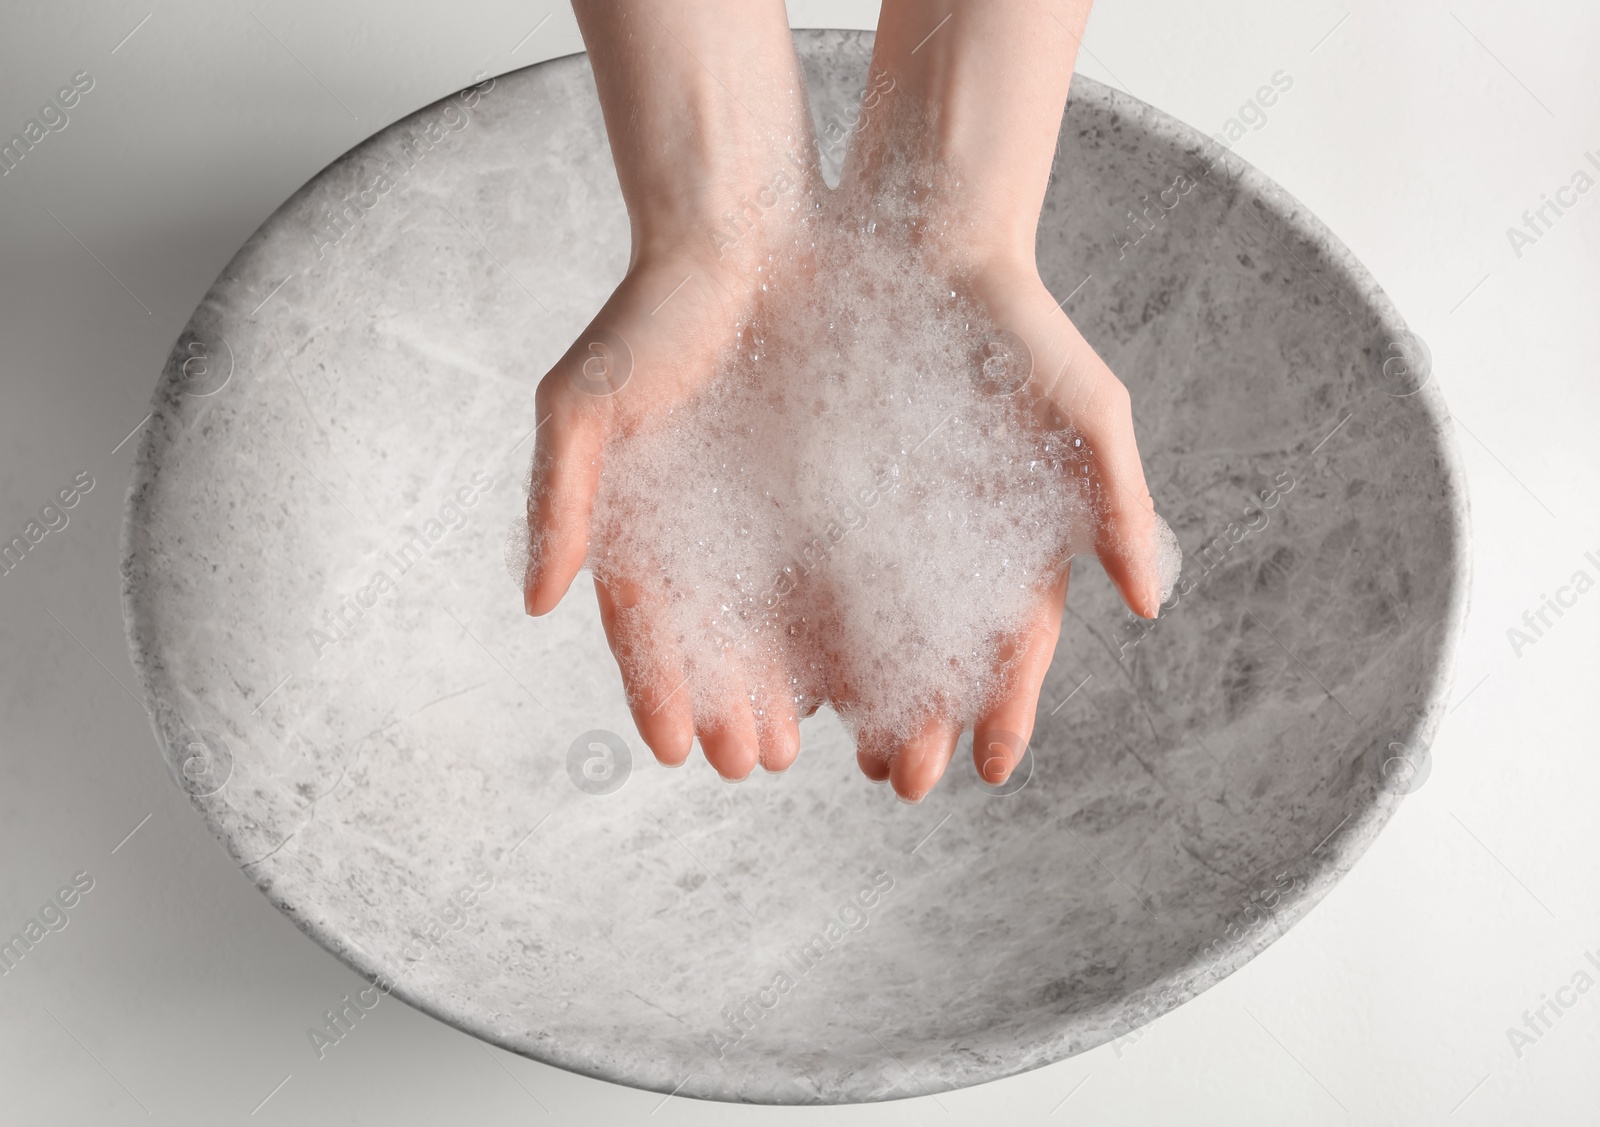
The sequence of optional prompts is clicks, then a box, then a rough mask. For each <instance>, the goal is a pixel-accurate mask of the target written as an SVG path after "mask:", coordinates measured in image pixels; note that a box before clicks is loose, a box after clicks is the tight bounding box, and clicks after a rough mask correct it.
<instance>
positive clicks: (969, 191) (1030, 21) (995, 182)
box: [855, 0, 1092, 264]
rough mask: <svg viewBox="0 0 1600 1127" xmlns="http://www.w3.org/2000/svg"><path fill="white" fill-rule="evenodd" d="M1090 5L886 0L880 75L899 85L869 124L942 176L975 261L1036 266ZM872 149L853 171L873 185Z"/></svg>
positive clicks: (876, 69)
mask: <svg viewBox="0 0 1600 1127" xmlns="http://www.w3.org/2000/svg"><path fill="white" fill-rule="evenodd" d="M1091 2H1092V0H1030V2H1018V0H884V3H883V8H882V13H881V14H880V16H879V18H878V36H877V41H876V45H875V47H874V50H873V74H874V75H879V76H885V77H887V78H892V79H893V81H894V87H893V91H892V93H891V94H890V95H889V96H888V97H886V98H885V99H884V104H885V106H886V107H887V109H886V111H885V114H884V115H883V117H884V118H885V119H886V120H881V121H879V122H877V123H873V122H871V121H870V120H869V121H868V122H867V125H868V126H872V127H873V132H874V133H875V134H876V135H877V136H878V137H880V138H882V137H887V136H888V135H889V134H891V133H896V132H898V134H899V136H897V138H896V139H897V140H898V141H900V142H901V143H904V141H905V140H906V139H909V140H910V141H912V142H913V143H915V144H916V145H917V146H918V147H919V148H920V149H921V151H920V152H919V153H917V154H915V155H916V156H917V157H919V158H920V159H921V160H923V161H926V162H927V163H928V165H929V166H931V167H938V168H941V169H942V170H944V171H945V173H946V174H947V177H948V179H949V180H950V181H952V182H954V183H955V184H956V186H955V189H954V194H955V198H956V200H957V201H958V206H959V208H960V211H961V213H962V215H963V216H964V218H965V220H966V221H967V225H968V228H969V229H968V230H967V231H966V232H965V233H964V236H963V241H964V243H965V244H966V245H968V246H971V247H972V248H973V250H974V251H975V252H976V253H987V254H994V255H997V256H999V257H1002V258H1011V259H1014V260H1018V261H1021V262H1025V263H1030V264H1031V263H1032V261H1033V246H1034V236H1035V229H1036V227H1037V225H1038V219H1039V210H1040V208H1041V207H1042V206H1043V203H1044V192H1045V188H1046V186H1047V185H1048V182H1049V177H1050V163H1051V160H1052V158H1053V156H1054V153H1055V147H1056V138H1057V136H1058V133H1059V130H1060V127H1061V115H1062V112H1063V110H1064V109H1065V107H1066V101H1067V89H1068V87H1069V85H1070V84H1071V82H1072V68H1073V63H1074V61H1075V60H1076V58H1077V53H1078V42H1079V39H1080V38H1081V37H1082V35H1083V29H1084V26H1085V24H1087V22H1088V19H1089V8H1090V4H1091ZM897 118H898V119H901V120H899V121H897V120H895V119H897ZM913 118H914V119H916V120H915V121H912V120H910V119H913ZM902 124H904V125H905V126H906V128H904V129H900V128H899V126H900V125H902ZM863 148H864V152H863V164H862V166H861V167H859V168H857V169H856V170H855V172H856V174H857V175H858V176H862V177H865V178H867V179H868V180H869V181H870V179H871V177H872V176H873V175H874V171H875V170H874V169H873V168H872V167H871V164H872V160H873V155H872V153H871V146H865V147H863Z"/></svg>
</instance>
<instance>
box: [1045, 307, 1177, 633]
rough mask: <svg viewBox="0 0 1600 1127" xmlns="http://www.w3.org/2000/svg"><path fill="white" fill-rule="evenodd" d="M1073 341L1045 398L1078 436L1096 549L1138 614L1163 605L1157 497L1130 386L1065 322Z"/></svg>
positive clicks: (1152, 611) (1153, 614)
mask: <svg viewBox="0 0 1600 1127" xmlns="http://www.w3.org/2000/svg"><path fill="white" fill-rule="evenodd" d="M1066 326H1067V329H1068V330H1070V333H1071V336H1072V340H1071V342H1070V347H1069V349H1068V360H1067V363H1066V365H1065V367H1064V369H1063V371H1062V375H1061V379H1059V380H1058V381H1057V382H1056V385H1055V387H1054V388H1052V389H1051V394H1050V397H1049V398H1050V400H1051V401H1052V403H1053V405H1054V406H1055V407H1056V408H1057V409H1058V410H1059V411H1060V412H1061V413H1062V414H1063V415H1064V416H1065V419H1066V420H1067V421H1069V422H1070V423H1071V425H1072V426H1073V428H1074V429H1075V430H1076V431H1077V432H1078V434H1079V435H1081V436H1082V438H1083V440H1084V443H1085V444H1086V445H1087V446H1088V449H1089V461H1090V470H1091V473H1092V476H1093V478H1094V481H1095V487H1096V496H1095V499H1094V501H1095V517H1096V525H1095V540H1094V548H1095V554H1096V555H1097V556H1099V558H1100V562H1101V564H1102V565H1103V566H1104V567H1105V569H1106V574H1107V575H1108V576H1110V578H1111V582H1112V583H1113V584H1114V585H1115V586H1116V588H1117V592H1118V593H1119V594H1120V595H1121V596H1122V600H1123V602H1125V603H1127V604H1128V609H1129V610H1131V611H1133V613H1135V614H1137V615H1140V616H1141V617H1143V618H1154V617H1156V615H1157V614H1159V613H1160V610H1161V574H1160V566H1159V564H1158V562H1157V558H1156V547H1157V539H1156V515H1155V501H1154V500H1152V499H1151V496H1150V487H1149V486H1148V485H1147V484H1146V482H1145V476H1144V465H1143V464H1142V463H1141V462H1140V460H1139V444H1138V441H1137V439H1135V437H1134V433H1133V406H1132V400H1131V399H1130V398H1129V395H1128V389H1127V388H1125V387H1124V386H1123V385H1122V381H1120V380H1118V379H1117V377H1116V376H1115V375H1114V374H1112V371H1111V369H1110V368H1108V367H1107V366H1106V364H1105V361H1103V360H1101V359H1100V357H1099V356H1098V355H1097V354H1096V353H1095V351H1094V349H1093V348H1091V347H1090V346H1089V342H1088V341H1086V340H1084V339H1083V337H1082V335H1081V334H1080V333H1078V330H1077V329H1076V328H1075V327H1073V326H1072V323H1071V322H1070V321H1067V322H1066Z"/></svg>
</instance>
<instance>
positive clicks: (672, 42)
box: [573, 0, 811, 259]
mask: <svg viewBox="0 0 1600 1127" xmlns="http://www.w3.org/2000/svg"><path fill="white" fill-rule="evenodd" d="M573 11H574V12H575V13H576V15H577V17H578V26H579V28H580V30H581V31H582V33H583V39H584V44H585V46H586V47H587V48H588V51H589V58H590V61H591V63H592V65H593V67H594V76H595V85H596V87H597V88H598V90H599V93H600V105H601V108H602V110H603V112H604V114H605V122H606V132H607V134H608V135H609V137H610V140H611V150H612V155H613V157H614V159H615V161H616V166H617V178H618V180H619V182H620V184H621V187H622V194H623V198H624V199H625V200H626V202H627V205H628V213H629V216H630V218H631V220H632V223H633V234H634V253H635V258H636V259H637V258H638V257H639V256H640V254H641V253H643V254H648V253H650V252H651V251H652V250H653V249H655V248H656V246H657V244H662V243H669V244H676V243H677V242H679V241H680V240H681V239H683V238H684V237H686V236H689V235H691V234H692V233H695V232H701V233H702V234H701V237H702V238H703V237H704V235H703V232H704V230H705V228H706V226H707V224H708V223H715V222H717V221H718V219H719V218H720V217H721V216H722V215H723V214H724V213H725V212H726V211H727V210H728V209H729V208H730V207H733V206H734V205H735V204H736V203H737V201H738V200H739V198H740V197H741V195H744V194H746V193H750V192H753V191H756V190H759V188H760V186H761V185H763V184H765V183H766V182H768V181H770V179H771V178H772V176H773V172H774V168H775V166H776V165H777V162H779V161H781V160H782V159H783V157H784V155H785V154H786V153H790V152H793V153H795V154H798V155H800V156H801V157H802V158H803V159H809V157H810V155H811V154H810V153H809V151H808V150H809V148H810V146H809V144H808V142H807V131H808V128H809V126H808V123H807V118H806V102H805V87H804V81H803V79H802V77H801V75H800V71H799V65H798V61H797V59H796V57H795V53H794V45H793V40H792V38H791V36H790V32H789V23H788V17H787V14H786V12H785V9H784V5H783V3H782V2H781V0H573Z"/></svg>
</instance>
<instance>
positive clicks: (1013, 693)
mask: <svg viewBox="0 0 1600 1127" xmlns="http://www.w3.org/2000/svg"><path fill="white" fill-rule="evenodd" d="M950 257H951V259H952V260H954V261H964V262H970V261H971V259H970V257H969V256H967V255H965V254H964V253H960V252H952V254H951V256H950ZM951 272H952V274H953V275H957V276H960V277H961V278H962V282H961V283H960V284H961V286H962V288H963V289H964V290H965V293H966V296H968V297H969V298H970V299H972V300H973V301H974V303H975V304H977V305H978V307H979V308H980V309H982V310H983V311H984V312H985V313H986V314H987V315H988V319H989V322H990V323H991V324H993V325H994V326H996V327H997V328H999V329H1002V330H1006V331H1008V332H1010V333H1014V334H1015V335H1016V336H1017V337H1018V338H1020V339H1021V342H1022V344H1023V345H1024V346H1025V348H1024V349H1023V350H1022V351H1023V352H1024V357H1023V359H1024V360H1025V361H1027V362H1029V363H1030V364H1031V371H1030V372H1029V374H1028V375H1027V378H1026V380H1025V382H1023V381H1019V384H1018V386H1016V387H1015V388H1014V389H1012V388H1008V389H1007V391H1008V392H1009V393H1010V394H1013V395H1016V396H1017V397H1018V399H1019V401H1020V402H1019V405H1020V406H1021V407H1023V408H1024V410H1025V415H1026V418H1027V420H1028V423H1029V425H1032V426H1036V427H1040V428H1044V429H1049V430H1062V429H1065V428H1069V427H1070V428H1071V430H1072V432H1073V433H1074V434H1075V435H1076V436H1077V437H1079V438H1081V439H1082V440H1083V442H1084V450H1085V454H1084V457H1085V462H1086V465H1087V468H1088V470H1089V474H1088V478H1089V482H1090V490H1091V504H1092V508H1093V512H1094V516H1095V533H1094V551H1095V554H1096V556H1097V557H1098V558H1099V560H1100V563H1101V566H1102V567H1103V568H1104V569H1105V571H1106V574H1107V575H1108V576H1109V577H1110V579H1111V581H1112V583H1113V584H1114V585H1115V586H1116V588H1117V590H1118V592H1119V593H1120V594H1121V596H1122V598H1123V601H1124V602H1125V603H1126V604H1127V606H1128V608H1129V609H1130V610H1132V611H1133V612H1134V613H1135V614H1137V615H1140V616H1141V617H1144V618H1154V617H1155V616H1156V615H1157V614H1158V613H1159V611H1160V605H1161V598H1162V576H1161V575H1160V568H1159V564H1158V548H1159V544H1158V531H1157V530H1158V521H1157V518H1156V515H1155V503H1154V501H1153V500H1152V498H1151V496H1150V491H1149V488H1148V486H1147V485H1146V483H1145V477H1144V468H1143V466H1142V464H1141V462H1140V460H1139V449H1138V443H1137V441H1136V439H1135V438H1134V431H1133V414H1132V409H1131V401H1130V399H1129V396H1128V391H1127V389H1126V388H1125V387H1124V386H1123V384H1122V382H1121V381H1120V380H1119V379H1117V377H1116V376H1115V375H1114V374H1113V373H1112V371H1111V369H1110V368H1109V367H1107V365H1106V364H1105V362H1104V361H1103V360H1101V359H1100V357H1099V355H1098V354H1097V353H1096V352H1095V351H1094V349H1093V347H1091V346H1090V344H1089V343H1088V341H1086V340H1085V339H1084V338H1083V335H1082V334H1081V333H1080V332H1078V329H1077V327H1076V326H1075V325H1073V323H1072V321H1071V319H1070V318H1068V316H1067V315H1066V314H1065V313H1064V312H1062V310H1061V307H1060V304H1059V303H1058V302H1057V300H1056V299H1055V298H1054V297H1053V296H1052V295H1051V293H1050V291H1049V290H1048V289H1046V288H1045V285H1044V283H1043V282H1042V281H1041V280H1040V278H1039V276H1038V272H1037V270H1036V269H1035V268H1034V267H1033V265H1032V263H1031V262H1029V261H1026V260H1023V261H1003V262H999V263H992V262H991V263H985V264H981V265H977V266H970V265H969V266H966V267H964V268H955V267H952V270H951ZM1070 571H1071V557H1068V558H1067V559H1063V560H1062V561H1061V562H1060V566H1059V570H1058V571H1057V573H1056V574H1055V575H1053V576H1050V577H1047V579H1046V580H1045V582H1044V583H1043V584H1042V585H1041V587H1040V589H1039V590H1038V591H1037V592H1036V595H1035V599H1034V602H1033V604H1032V607H1031V609H1030V611H1029V613H1028V615H1027V618H1026V621H1025V622H1024V624H1023V625H1022V627H1021V628H1020V629H1018V630H1017V631H1016V632H1015V633H1014V634H1012V635H1010V636H1008V637H1005V638H1003V639H1001V640H1000V642H1001V644H1000V646H999V648H998V651H997V652H998V659H997V663H996V665H995V667H994V669H993V671H992V676H993V680H994V684H995V685H996V686H997V688H996V691H995V694H994V696H993V697H992V698H991V701H990V703H989V704H988V705H987V707H986V708H985V709H984V710H983V711H982V712H981V713H980V715H979V716H978V717H977V718H976V720H975V722H974V723H973V728H972V731H973V740H972V755H973V765H974V766H975V767H976V768H977V771H978V775H979V777H980V778H981V779H983V780H984V781H985V782H987V783H990V784H999V783H1003V782H1005V781H1006V779H1008V778H1009V777H1010V775H1011V772H1012V771H1013V770H1014V769H1015V768H1016V766H1017V764H1018V762H1020V761H1021V759H1022V756H1023V754H1024V752H1025V751H1026V750H1027V747H1028V741H1029V740H1030V739H1031V737H1032V735H1033V728H1034V718H1035V715H1036V711H1037V708H1038V700H1039V692H1040V689H1041V688H1042V686H1043V684H1044V678H1045V674H1046V673H1047V672H1048V671H1049V669H1050V662H1051V658H1052V657H1053V656H1054V653H1055V647H1056V642H1057V641H1058V640H1059V637H1060V633H1061V616H1062V613H1063V610H1064V608H1065V605H1066V597H1067V585H1068V578H1069V575H1070ZM962 730H963V725H962V724H961V723H960V722H959V721H958V720H956V719H954V718H952V717H951V716H949V715H948V714H945V713H943V712H940V711H938V710H934V711H933V712H931V713H930V715H929V716H928V718H927V720H926V722H925V723H924V726H923V728H922V730H921V731H920V732H919V733H918V734H917V735H916V736H914V737H913V738H911V739H910V740H894V739H892V738H889V737H887V736H885V735H884V734H882V733H873V732H867V733H863V734H862V736H861V737H860V739H859V741H858V742H859V748H858V752H857V762H858V764H859V765H860V767H861V770H862V772H863V773H864V774H865V775H866V776H867V777H868V778H870V779H873V780H874V781H877V782H883V781H885V780H887V781H888V782H889V784H890V785H891V786H892V787H893V788H894V791H895V793H896V794H897V795H899V796H900V797H901V798H902V799H904V800H906V801H908V802H919V801H921V800H922V798H923V797H924V796H925V795H927V793H928V792H929V791H931V790H932V789H933V787H934V785H935V784H936V783H937V782H938V781H939V779H940V777H941V776H942V775H943V774H944V771H945V768H946V767H947V766H948V764H949V762H950V759H951V757H952V755H953V754H954V752H955V748H956V744H957V742H958V741H959V739H960V737H961V733H962Z"/></svg>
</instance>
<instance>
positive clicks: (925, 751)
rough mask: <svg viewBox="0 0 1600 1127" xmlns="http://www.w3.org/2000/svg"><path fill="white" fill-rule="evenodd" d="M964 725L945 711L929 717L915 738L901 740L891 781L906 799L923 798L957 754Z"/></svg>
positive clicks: (891, 771) (901, 796)
mask: <svg viewBox="0 0 1600 1127" xmlns="http://www.w3.org/2000/svg"><path fill="white" fill-rule="evenodd" d="M960 738H961V728H960V726H959V725H953V724H951V723H950V722H949V721H948V720H946V719H945V718H944V717H943V716H942V715H937V714H936V715H934V716H932V717H929V719H928V721H927V723H925V724H924V725H923V727H922V731H920V732H918V733H917V734H916V735H915V736H913V737H912V738H911V739H909V740H907V741H906V742H904V743H903V744H901V745H900V746H899V747H898V748H897V749H896V750H895V753H894V756H893V758H892V759H890V761H889V785H890V786H892V787H894V792H895V794H897V795H898V796H899V797H900V798H901V799H903V800H904V801H906V802H921V801H922V800H923V798H925V797H926V796H927V794H928V792H929V791H930V790H932V789H933V786H934V784H935V783H937V782H938V781H939V777H940V776H941V775H943V774H944V769H945V767H946V766H947V765H948V764H949V762H950V756H951V755H953V754H955V750H956V741H957V740H958V739H960Z"/></svg>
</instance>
